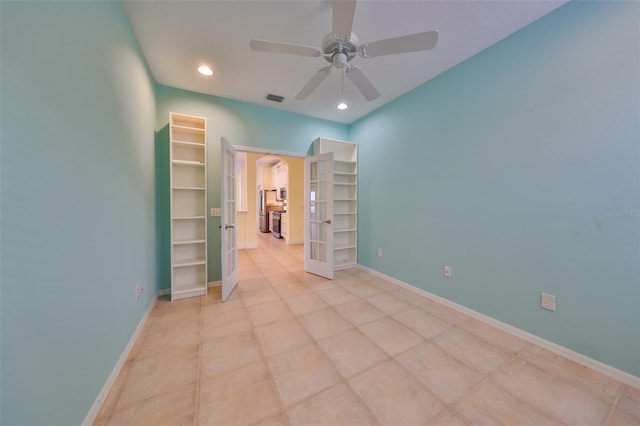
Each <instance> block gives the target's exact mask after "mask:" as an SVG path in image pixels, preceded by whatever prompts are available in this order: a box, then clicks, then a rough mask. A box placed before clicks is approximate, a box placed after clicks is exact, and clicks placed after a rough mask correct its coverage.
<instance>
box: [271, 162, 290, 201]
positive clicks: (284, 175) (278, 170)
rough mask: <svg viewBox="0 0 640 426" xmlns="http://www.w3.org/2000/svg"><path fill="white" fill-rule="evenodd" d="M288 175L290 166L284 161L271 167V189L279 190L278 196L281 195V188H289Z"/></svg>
mask: <svg viewBox="0 0 640 426" xmlns="http://www.w3.org/2000/svg"><path fill="white" fill-rule="evenodd" d="M288 173H289V170H288V166H287V163H285V162H284V161H280V162H278V163H276V164H274V165H273V166H271V189H275V190H277V191H278V195H280V192H279V191H280V188H286V187H287V180H288ZM278 198H280V197H278Z"/></svg>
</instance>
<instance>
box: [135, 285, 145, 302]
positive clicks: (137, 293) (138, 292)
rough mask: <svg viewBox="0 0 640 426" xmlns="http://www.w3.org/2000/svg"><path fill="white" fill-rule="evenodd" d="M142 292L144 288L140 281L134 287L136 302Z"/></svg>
mask: <svg viewBox="0 0 640 426" xmlns="http://www.w3.org/2000/svg"><path fill="white" fill-rule="evenodd" d="M142 292H144V286H143V285H142V281H140V282H139V283H138V285H137V286H136V300H138V299H140V296H142Z"/></svg>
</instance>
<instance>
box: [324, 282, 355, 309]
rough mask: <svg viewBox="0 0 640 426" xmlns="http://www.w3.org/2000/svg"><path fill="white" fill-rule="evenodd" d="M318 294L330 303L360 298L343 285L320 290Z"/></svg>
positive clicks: (337, 303) (334, 303)
mask: <svg viewBox="0 0 640 426" xmlns="http://www.w3.org/2000/svg"><path fill="white" fill-rule="evenodd" d="M317 295H318V296H320V297H321V298H322V300H324V301H325V302H327V303H328V304H329V305H332V306H334V305H339V304H341V303H346V302H351V301H352V300H358V297H357V296H356V295H354V294H352V293H349V292H348V291H347V290H345V289H344V288H342V287H334V286H332V287H331V288H329V289H328V290H324V291H319V292H317Z"/></svg>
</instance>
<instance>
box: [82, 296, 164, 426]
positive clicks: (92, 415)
mask: <svg viewBox="0 0 640 426" xmlns="http://www.w3.org/2000/svg"><path fill="white" fill-rule="evenodd" d="M157 301H158V299H157V298H155V299H153V302H151V303H150V304H149V307H148V308H147V311H146V312H145V313H144V315H143V316H142V319H141V320H140V322H139V323H138V326H137V327H136V329H135V331H134V332H133V335H132V336H131V338H130V339H129V343H127V346H126V347H125V348H124V351H122V354H120V358H118V361H117V362H116V365H115V366H114V367H113V370H111V374H109V377H107V381H106V382H105V384H104V386H102V389H101V390H100V393H98V397H97V398H96V400H95V401H94V402H93V405H92V406H91V409H89V412H88V413H87V415H86V417H85V418H84V421H83V422H82V425H83V426H90V425H92V424H93V422H94V421H95V420H96V417H97V416H98V413H99V412H100V409H101V408H102V404H104V401H105V400H106V399H107V396H108V395H109V391H111V387H112V386H113V384H114V383H115V381H116V379H117V378H118V374H120V371H121V370H122V367H123V366H124V364H125V362H127V357H128V356H129V353H130V352H131V349H133V345H134V344H135V343H136V340H137V339H138V337H139V336H140V333H141V332H142V329H143V327H144V325H145V323H146V322H147V319H148V318H149V315H150V314H151V311H153V307H154V306H155V305H156V302H157Z"/></svg>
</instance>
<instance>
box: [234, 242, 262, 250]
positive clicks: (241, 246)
mask: <svg viewBox="0 0 640 426" xmlns="http://www.w3.org/2000/svg"><path fill="white" fill-rule="evenodd" d="M236 248H237V249H238V250H242V249H254V248H258V243H257V242H253V243H238V244H237V246H236Z"/></svg>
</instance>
